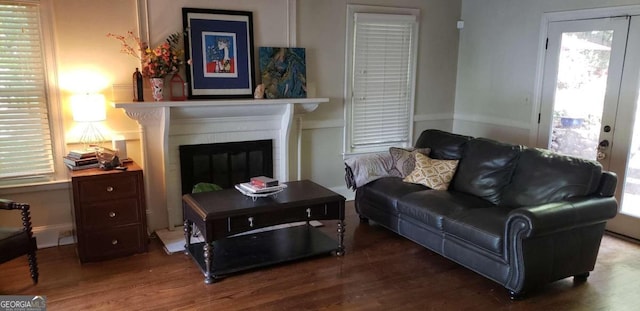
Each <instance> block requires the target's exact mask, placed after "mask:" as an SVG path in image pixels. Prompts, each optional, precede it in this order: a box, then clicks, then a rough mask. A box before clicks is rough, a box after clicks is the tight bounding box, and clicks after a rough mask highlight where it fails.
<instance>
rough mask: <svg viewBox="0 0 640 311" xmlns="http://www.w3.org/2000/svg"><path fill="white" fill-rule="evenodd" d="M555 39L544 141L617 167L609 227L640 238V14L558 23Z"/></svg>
mask: <svg viewBox="0 0 640 311" xmlns="http://www.w3.org/2000/svg"><path fill="white" fill-rule="evenodd" d="M547 40H548V41H547V47H546V49H547V50H546V55H545V64H544V73H543V84H542V104H541V107H540V108H541V109H540V122H539V127H538V144H539V145H541V146H543V147H546V148H549V149H551V150H553V151H555V152H558V153H561V154H565V155H571V156H577V157H582V158H586V159H591V160H597V161H599V162H600V163H601V164H602V166H603V167H604V169H606V170H610V171H613V172H615V173H616V174H617V175H618V187H617V190H616V198H617V199H618V202H619V203H620V207H621V208H620V213H619V215H618V216H617V217H616V218H615V219H613V220H611V221H609V223H608V227H607V229H608V230H611V231H614V232H617V233H620V234H623V235H626V236H630V237H633V238H636V239H640V148H639V146H640V137H637V136H640V116H637V117H636V115H637V114H638V113H637V111H640V109H636V107H638V104H637V102H638V94H639V89H640V16H638V17H636V16H633V17H629V16H625V17H615V18H599V19H585V20H576V21H559V22H550V23H549V25H548V32H547ZM635 121H637V122H635ZM634 123H635V124H634ZM634 132H635V135H634ZM636 137H637V138H636Z"/></svg>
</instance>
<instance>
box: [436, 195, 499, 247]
mask: <svg viewBox="0 0 640 311" xmlns="http://www.w3.org/2000/svg"><path fill="white" fill-rule="evenodd" d="M509 211H511V209H509V208H504V207H497V206H494V207H489V208H474V209H468V210H465V211H463V212H461V213H456V214H453V215H450V217H446V218H445V219H444V220H443V227H444V231H445V232H446V234H447V235H450V236H454V237H456V238H458V239H460V240H462V241H465V242H468V243H469V244H473V245H475V246H478V247H481V248H484V249H485V250H488V251H490V252H493V253H495V254H497V255H500V254H503V253H504V227H505V224H506V222H507V220H506V219H507V215H508V214H509Z"/></svg>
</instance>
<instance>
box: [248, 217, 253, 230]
mask: <svg viewBox="0 0 640 311" xmlns="http://www.w3.org/2000/svg"><path fill="white" fill-rule="evenodd" d="M249 227H252V228H253V217H249Z"/></svg>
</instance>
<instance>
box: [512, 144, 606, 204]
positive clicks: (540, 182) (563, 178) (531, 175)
mask: <svg viewBox="0 0 640 311" xmlns="http://www.w3.org/2000/svg"><path fill="white" fill-rule="evenodd" d="M601 175H602V166H601V165H600V164H599V163H598V162H595V161H590V160H585V159H580V158H575V157H569V156H563V155H560V154H556V153H553V152H550V151H548V150H543V149H525V150H524V151H523V152H522V153H521V154H520V157H519V159H518V163H517V165H516V168H515V170H514V173H513V177H512V178H511V183H510V184H509V185H507V186H506V187H505V188H504V190H503V192H502V200H501V202H500V205H503V206H509V207H511V208H518V207H521V206H533V205H540V204H546V203H551V202H557V201H562V200H564V199H567V198H571V197H577V196H586V195H589V194H592V193H595V191H596V190H597V188H598V185H599V184H600V177H601Z"/></svg>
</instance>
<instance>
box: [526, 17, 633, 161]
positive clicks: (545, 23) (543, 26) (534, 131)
mask: <svg viewBox="0 0 640 311" xmlns="http://www.w3.org/2000/svg"><path fill="white" fill-rule="evenodd" d="M626 15H640V5H627V6H617V7H609V8H596V9H582V10H572V11H559V12H545V13H543V14H542V20H541V21H540V33H539V38H538V46H539V48H538V58H537V60H536V72H535V80H534V88H533V97H532V103H533V105H531V121H530V123H529V124H531V126H530V127H529V146H536V147H540V148H546V146H543V144H542V143H541V142H539V141H538V131H539V127H540V124H539V123H538V116H539V114H540V109H541V107H542V86H543V77H544V64H545V56H546V48H545V46H546V42H547V33H548V31H549V23H551V22H561V21H574V20H581V19H595V18H607V17H617V16H626Z"/></svg>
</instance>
